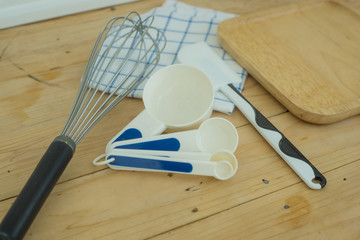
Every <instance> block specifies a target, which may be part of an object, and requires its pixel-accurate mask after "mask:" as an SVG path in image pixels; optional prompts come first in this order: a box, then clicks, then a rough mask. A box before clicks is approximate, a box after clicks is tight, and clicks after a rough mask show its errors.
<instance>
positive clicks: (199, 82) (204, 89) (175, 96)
mask: <svg viewBox="0 0 360 240" xmlns="http://www.w3.org/2000/svg"><path fill="white" fill-rule="evenodd" d="M213 101H214V90H213V87H212V84H211V81H210V79H209V78H208V77H207V76H206V75H205V74H204V73H203V72H201V71H200V70H198V69H197V68H194V67H191V66H188V65H184V64H175V65H170V66H167V67H164V68H162V69H160V70H159V71H157V72H156V73H155V74H154V75H153V76H151V77H150V79H149V80H148V82H147V83H146V84H145V87H144V93H143V102H144V105H145V110H144V111H142V112H141V113H140V114H139V115H138V116H137V117H136V118H135V119H134V120H133V121H131V122H130V123H129V124H128V125H127V126H126V127H125V128H124V129H123V130H121V131H120V132H119V133H118V134H117V135H116V136H115V137H114V138H113V139H112V140H111V141H110V143H113V142H116V141H122V140H128V139H134V138H140V137H147V136H153V135H157V134H160V133H162V132H163V131H165V129H167V131H168V132H173V131H181V130H187V129H193V128H196V127H198V126H199V125H200V124H201V122H202V121H204V120H205V119H207V118H209V117H210V115H211V112H212V105H213Z"/></svg>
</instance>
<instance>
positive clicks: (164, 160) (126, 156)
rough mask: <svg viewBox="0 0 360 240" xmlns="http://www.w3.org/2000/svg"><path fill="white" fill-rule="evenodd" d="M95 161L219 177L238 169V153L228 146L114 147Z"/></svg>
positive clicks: (119, 166)
mask: <svg viewBox="0 0 360 240" xmlns="http://www.w3.org/2000/svg"><path fill="white" fill-rule="evenodd" d="M141 153H142V154H141ZM93 164H94V165H104V164H108V166H109V167H110V168H112V169H115V170H129V171H134V170H135V171H154V172H174V173H183V174H191V175H203V176H213V177H215V178H216V179H219V180H227V179H229V178H231V177H232V176H233V175H234V174H235V173H236V171H237V169H238V162H237V159H236V157H235V155H234V154H233V153H232V152H230V151H228V150H220V151H217V152H215V153H201V152H173V151H146V150H143V151H138V150H131V149H112V150H111V151H110V152H108V153H107V154H106V158H105V160H104V161H99V159H95V160H94V161H93Z"/></svg>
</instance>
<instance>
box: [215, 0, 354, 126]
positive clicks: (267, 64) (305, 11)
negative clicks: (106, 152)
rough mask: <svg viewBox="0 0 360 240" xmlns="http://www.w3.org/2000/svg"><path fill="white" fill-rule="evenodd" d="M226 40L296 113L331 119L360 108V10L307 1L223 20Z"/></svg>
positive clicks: (306, 117)
mask: <svg viewBox="0 0 360 240" xmlns="http://www.w3.org/2000/svg"><path fill="white" fill-rule="evenodd" d="M218 37H219V41H220V44H221V45H222V46H223V47H224V48H225V49H226V50H227V51H228V52H229V53H230V55H232V56H233V57H234V58H235V59H236V60H237V61H238V62H239V64H240V65H242V66H243V67H244V68H245V69H246V70H247V71H248V72H249V73H250V74H251V75H252V76H253V77H254V78H255V79H257V80H258V81H259V82H260V84H262V85H263V86H264V87H265V88H266V89H267V90H268V91H269V92H270V93H271V94H272V95H273V96H274V97H275V98H276V99H278V100H279V101H280V102H281V103H282V104H283V105H284V106H285V107H286V108H288V109H289V111H290V112H292V113H293V114H294V115H296V116H297V117H299V118H300V119H303V120H305V121H308V122H312V123H319V124H326V123H333V122H337V121H340V120H342V119H345V118H348V117H351V116H353V115H357V114H359V113H360V14H359V13H358V12H354V11H352V9H351V8H350V7H349V6H346V5H343V4H342V3H336V2H334V1H320V2H319V1H304V2H301V3H298V4H292V5H287V6H283V7H279V8H275V9H270V10H266V11H262V12H256V13H252V14H247V15H243V16H240V17H237V18H233V19H229V20H226V21H224V22H222V23H221V24H220V25H219V28H218Z"/></svg>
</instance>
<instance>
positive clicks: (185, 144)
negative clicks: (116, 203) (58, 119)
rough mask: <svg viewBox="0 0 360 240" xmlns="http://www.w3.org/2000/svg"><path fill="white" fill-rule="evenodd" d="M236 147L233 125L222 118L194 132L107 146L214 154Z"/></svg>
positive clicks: (236, 134)
mask: <svg viewBox="0 0 360 240" xmlns="http://www.w3.org/2000/svg"><path fill="white" fill-rule="evenodd" d="M237 145H238V133H237V131H236V128H235V127H234V125H233V124H232V123H231V122H229V121H228V120H226V119H224V118H219V117H215V118H210V119H207V120H205V121H204V122H203V123H201V125H200V127H199V128H198V129H196V130H188V131H182V132H176V133H169V134H163V135H157V136H150V137H145V138H137V139H131V140H125V141H117V142H114V143H112V144H110V145H108V149H107V150H106V152H108V151H110V149H138V150H139V151H140V152H141V151H142V150H163V151H187V152H198V151H201V152H209V153H212V152H216V151H218V150H220V149H226V150H228V151H231V152H234V151H235V149H236V147H237Z"/></svg>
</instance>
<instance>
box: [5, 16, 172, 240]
mask: <svg viewBox="0 0 360 240" xmlns="http://www.w3.org/2000/svg"><path fill="white" fill-rule="evenodd" d="M153 20H154V17H153V16H149V17H147V18H145V19H141V17H140V15H139V14H138V13H136V12H131V13H129V14H128V15H127V16H126V17H117V18H113V19H111V20H110V21H109V22H108V23H107V24H106V26H105V28H104V29H103V30H102V32H101V33H100V34H99V36H98V38H97V40H96V42H95V45H94V48H93V50H92V52H91V55H90V58H89V61H88V64H87V66H86V69H85V72H84V75H83V78H82V80H81V85H80V89H79V91H78V93H77V97H76V100H75V103H74V106H73V108H72V111H71V113H70V116H69V118H68V120H67V122H66V124H65V127H64V129H63V131H62V132H61V134H60V135H59V136H57V137H56V138H55V139H54V141H53V142H52V143H51V145H50V146H49V148H48V150H47V151H46V152H45V154H44V156H43V157H42V159H41V160H40V162H39V163H38V165H37V167H36V168H35V170H34V172H33V173H32V175H31V177H30V178H29V180H28V181H27V183H26V184H25V186H24V188H23V189H22V191H21V192H20V194H19V196H18V197H17V199H16V200H15V202H14V204H13V205H12V207H11V208H10V210H9V211H8V213H7V214H6V216H5V217H4V219H3V221H2V223H1V225H0V239H2V240H10V239H11V240H14V239H22V238H23V237H24V235H25V233H26V231H27V230H28V228H29V227H30V225H31V223H32V222H33V220H34V219H35V217H36V215H37V213H38V212H39V210H40V208H41V206H42V205H43V203H44V202H45V200H46V198H47V197H48V195H49V194H50V192H51V190H52V189H53V187H54V186H55V184H56V182H57V180H58V179H59V178H60V176H61V174H62V172H63V171H64V169H65V167H66V166H67V164H68V163H69V161H70V159H71V158H72V156H73V154H74V152H75V147H76V145H77V144H78V143H79V142H80V141H81V140H82V139H83V138H84V136H85V135H86V134H87V133H88V132H89V130H90V129H91V128H92V127H93V126H94V125H95V124H96V123H97V122H98V121H99V120H100V119H101V118H102V117H103V116H104V115H105V114H106V113H107V112H109V111H110V110H111V109H112V108H113V107H114V106H115V105H116V104H117V103H119V102H120V101H121V100H122V99H123V98H125V97H126V96H127V95H128V94H129V93H131V92H132V91H133V90H134V89H135V88H136V87H137V86H138V85H139V84H140V83H141V82H142V81H143V80H144V79H145V78H146V77H147V76H148V75H149V74H150V73H151V72H152V71H153V70H154V69H155V67H156V66H157V64H158V62H159V59H160V53H161V52H162V51H163V49H164V47H165V44H166V39H165V36H164V34H163V33H162V32H161V31H160V30H158V29H156V28H155V27H152V26H151V24H152V22H153Z"/></svg>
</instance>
